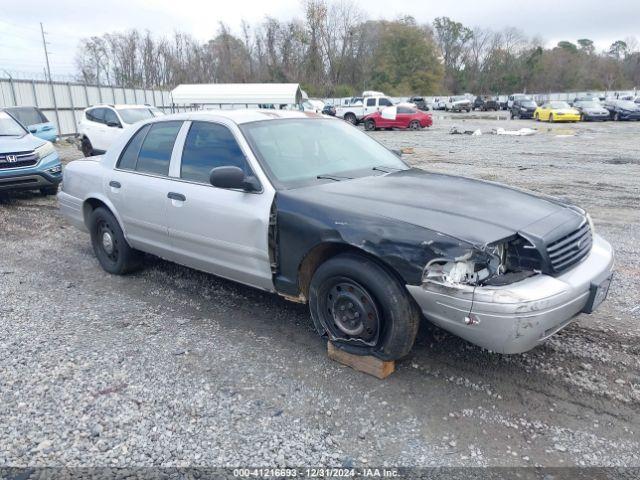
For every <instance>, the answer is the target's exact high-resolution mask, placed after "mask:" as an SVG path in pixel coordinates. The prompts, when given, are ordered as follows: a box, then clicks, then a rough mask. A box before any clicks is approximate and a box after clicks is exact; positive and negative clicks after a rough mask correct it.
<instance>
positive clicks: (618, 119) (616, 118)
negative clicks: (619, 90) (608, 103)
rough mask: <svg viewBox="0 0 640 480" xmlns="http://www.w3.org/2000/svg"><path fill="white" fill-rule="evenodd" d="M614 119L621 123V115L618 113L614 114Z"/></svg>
mask: <svg viewBox="0 0 640 480" xmlns="http://www.w3.org/2000/svg"><path fill="white" fill-rule="evenodd" d="M613 119H614V120H615V121H616V122H619V121H620V114H619V113H618V112H616V113H614V114H613Z"/></svg>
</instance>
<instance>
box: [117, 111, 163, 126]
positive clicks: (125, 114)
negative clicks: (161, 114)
mask: <svg viewBox="0 0 640 480" xmlns="http://www.w3.org/2000/svg"><path fill="white" fill-rule="evenodd" d="M118 113H119V114H120V117H122V120H123V121H124V123H136V122H139V121H140V120H146V119H147V118H151V117H155V116H157V115H154V113H153V112H152V111H151V109H150V108H119V109H118Z"/></svg>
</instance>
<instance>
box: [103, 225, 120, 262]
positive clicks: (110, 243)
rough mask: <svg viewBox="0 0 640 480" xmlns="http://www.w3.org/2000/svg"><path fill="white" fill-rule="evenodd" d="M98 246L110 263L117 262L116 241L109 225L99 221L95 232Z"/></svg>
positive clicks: (118, 252)
mask: <svg viewBox="0 0 640 480" xmlns="http://www.w3.org/2000/svg"><path fill="white" fill-rule="evenodd" d="M97 239H98V244H99V245H100V249H101V250H102V252H103V253H104V254H105V256H106V257H107V258H108V259H109V260H110V261H112V262H114V263H115V262H117V261H118V256H119V254H120V250H119V249H118V240H117V238H116V236H115V234H114V233H113V230H111V228H110V227H109V225H108V224H107V223H106V222H104V221H100V222H99V223H98V231H97Z"/></svg>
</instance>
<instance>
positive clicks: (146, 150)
mask: <svg viewBox="0 0 640 480" xmlns="http://www.w3.org/2000/svg"><path fill="white" fill-rule="evenodd" d="M181 126H182V122H181V121H180V122H160V123H153V124H151V128H150V129H149V133H147V136H146V137H145V139H144V141H143V142H142V148H140V154H139V155H138V162H137V163H136V171H138V172H144V173H153V174H156V175H168V174H169V163H170V161H171V151H172V150H173V144H174V143H175V141H176V137H177V136H178V131H179V130H180V127H181Z"/></svg>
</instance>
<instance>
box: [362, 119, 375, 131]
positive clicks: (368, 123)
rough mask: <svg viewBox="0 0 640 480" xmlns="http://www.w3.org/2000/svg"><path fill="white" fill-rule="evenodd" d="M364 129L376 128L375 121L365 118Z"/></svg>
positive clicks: (371, 129)
mask: <svg viewBox="0 0 640 480" xmlns="http://www.w3.org/2000/svg"><path fill="white" fill-rule="evenodd" d="M364 129H365V130H368V131H373V130H375V129H376V122H374V121H373V120H367V121H366V122H364Z"/></svg>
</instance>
